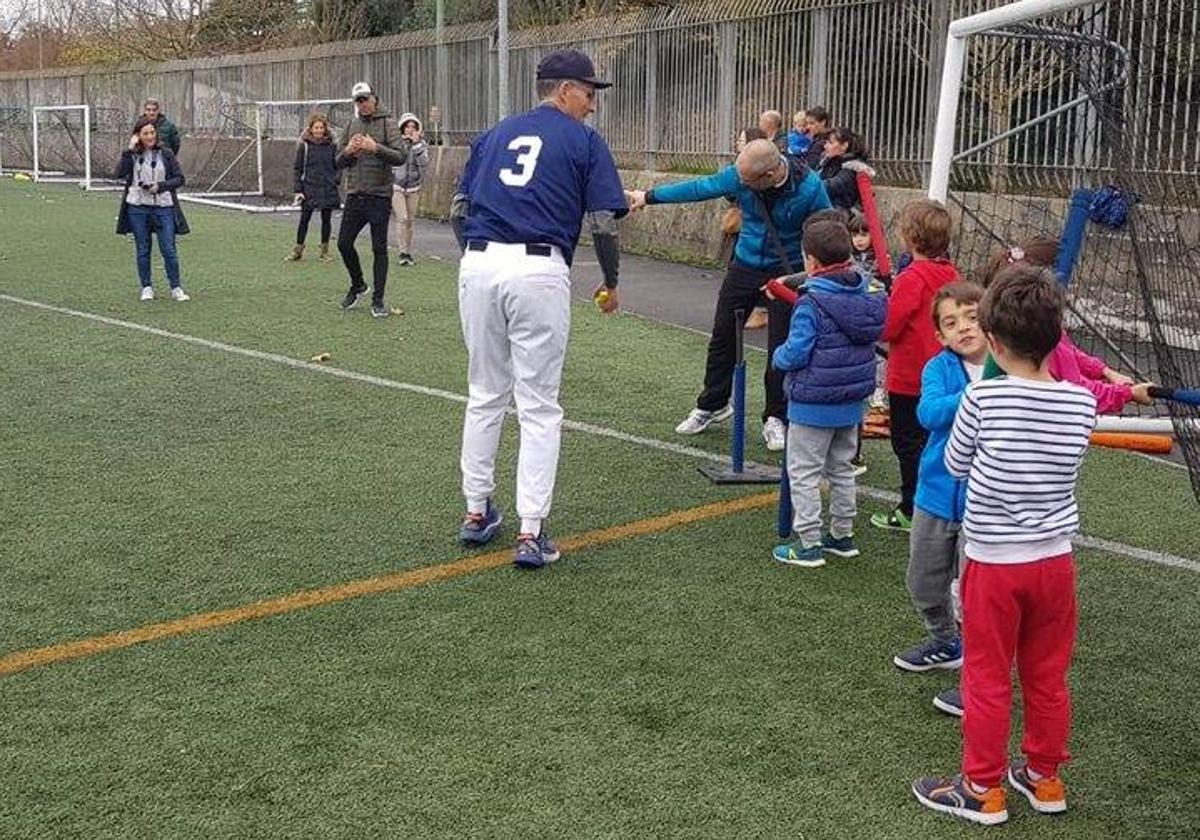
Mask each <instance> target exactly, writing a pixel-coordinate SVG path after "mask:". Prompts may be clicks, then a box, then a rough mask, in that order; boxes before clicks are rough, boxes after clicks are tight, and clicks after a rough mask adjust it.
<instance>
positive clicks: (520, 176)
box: [500, 134, 542, 187]
mask: <svg viewBox="0 0 1200 840" xmlns="http://www.w3.org/2000/svg"><path fill="white" fill-rule="evenodd" d="M508 150H509V151H510V152H519V154H518V155H517V160H516V168H515V169H507V168H506V169H501V170H500V180H501V181H503V182H504V183H505V184H507V185H508V186H510V187H523V186H525V185H526V184H528V183H529V181H530V179H532V178H533V170H535V169H537V161H538V155H540V154H541V153H542V138H541V137H538V136H537V135H536V134H523V135H521V136H520V137H515V138H513V141H512V142H511V143H509V144H508Z"/></svg>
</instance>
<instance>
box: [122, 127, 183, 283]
mask: <svg viewBox="0 0 1200 840" xmlns="http://www.w3.org/2000/svg"><path fill="white" fill-rule="evenodd" d="M117 178H119V179H120V180H122V181H124V182H125V192H124V193H122V195H121V207H120V210H119V211H118V212H117V233H118V234H119V235H122V236H124V235H125V234H129V233H132V234H133V240H134V243H135V244H136V246H137V247H136V253H137V273H138V282H139V283H141V286H142V293H141V295H142V300H154V286H153V285H152V283H151V281H150V236H151V234H154V235H155V236H156V237H157V238H158V250H159V251H160V252H161V253H162V258H163V264H164V265H165V267H166V270H167V282H169V283H170V285H171V297H172V298H173V299H174V300H177V301H180V302H183V301H187V300H190V299H191V298H189V297H188V295H187V292H185V291H184V290H183V286H182V285H181V284H180V281H179V255H178V253H177V252H176V250H175V237H176V236H182V235H184V234H185V233H187V232H188V225H187V219H185V218H184V217H183V208H182V207H180V206H179V196H178V195H177V194H176V191H177V190H178V189H179V188H180V187H182V186H183V171H182V170H181V169H180V168H179V162H178V161H177V160H176V159H175V155H174V153H173V152H172V151H171V150H170V149H168V148H166V147H165V146H160V145H159V142H158V129H157V127H156V126H155V125H154V123H153V122H151V121H150V120H148V119H147V118H145V117H143V118H142V119H140V120H138V121H137V124H136V125H134V127H133V135H132V136H131V137H130V138H129V148H128V149H126V150H125V151H124V152H122V153H121V162H120V163H119V164H118V165H117Z"/></svg>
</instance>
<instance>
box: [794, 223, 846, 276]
mask: <svg viewBox="0 0 1200 840" xmlns="http://www.w3.org/2000/svg"><path fill="white" fill-rule="evenodd" d="M804 253H806V254H808V255H809V256H810V257H812V258H813V259H815V260H816V261H817V262H818V263H819V264H821V265H837V264H838V263H844V262H846V261H847V260H849V259H850V231H848V230H846V225H845V224H844V223H842V222H840V221H837V220H836V219H817V220H816V221H815V222H811V223H810V224H806V225H805V226H804Z"/></svg>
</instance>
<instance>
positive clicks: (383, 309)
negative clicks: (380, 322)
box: [371, 303, 390, 318]
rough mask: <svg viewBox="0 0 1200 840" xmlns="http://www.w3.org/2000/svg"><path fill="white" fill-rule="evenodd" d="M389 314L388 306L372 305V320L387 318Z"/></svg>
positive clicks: (381, 304)
mask: <svg viewBox="0 0 1200 840" xmlns="http://www.w3.org/2000/svg"><path fill="white" fill-rule="evenodd" d="M389 314H390V313H388V308H387V305H386V304H383V303H372V304H371V317H372V318H386V317H387V316H388V315H389Z"/></svg>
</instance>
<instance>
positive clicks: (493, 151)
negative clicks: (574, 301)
mask: <svg viewBox="0 0 1200 840" xmlns="http://www.w3.org/2000/svg"><path fill="white" fill-rule="evenodd" d="M459 192H461V193H463V194H464V195H466V196H467V197H468V199H469V200H470V202H471V210H470V215H469V216H468V217H467V221H466V224H465V225H464V228H463V229H464V233H465V235H466V238H467V239H486V240H489V241H492V242H511V243H520V242H524V243H546V244H550V245H557V246H558V247H559V248H560V249H562V252H563V257H564V258H565V259H566V261H567V264H568V265H569V264H570V262H571V256H572V254H573V252H574V251H575V245H576V243H577V242H578V241H579V229H580V227H581V225H582V223H583V214H584V213H587V212H593V211H598V210H609V211H612V212H614V213H616V214H617V215H618V216H622V215H624V214H625V213H626V211H627V210H628V205H626V203H625V193H624V191H623V189H622V187H621V179H620V178H619V177H618V176H617V165H616V164H615V163H614V162H613V158H612V152H610V151H609V150H608V144H607V143H605V142H604V139H603V138H602V137H601V136H600V135H599V134H597V133H596V132H595V131H594V130H593V129H592V128H591V127H589V126H586V125H584V124H583V123H581V122H579V121H578V120H575V119H573V118H571V117H570V116H568V115H567V114H564V113H563V112H562V111H560V110H559V109H558V108H555V107H553V106H552V105H540V106H538V107H536V108H534V109H533V110H532V111H529V112H527V113H524V114H519V115H517V116H512V117H508V118H507V119H505V120H503V121H502V122H500V123H497V124H496V125H495V126H493V127H492V128H491V129H489V130H488V131H487V132H486V133H485V134H483V135H481V136H480V137H479V138H478V139H476V140H475V142H474V143H472V144H471V157H470V159H469V160H468V161H467V166H466V169H465V170H464V171H463V177H462V183H461V184H460V185H459Z"/></svg>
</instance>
